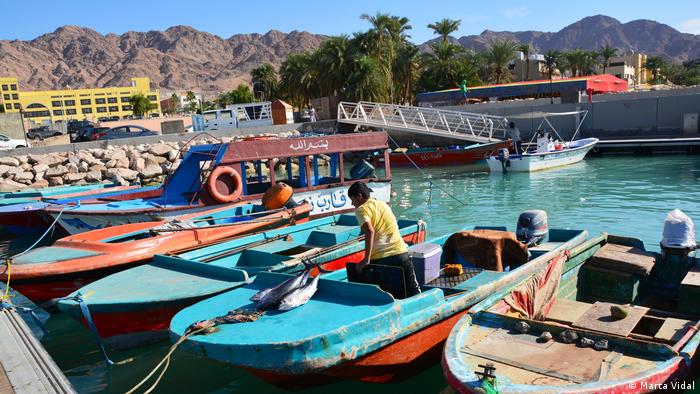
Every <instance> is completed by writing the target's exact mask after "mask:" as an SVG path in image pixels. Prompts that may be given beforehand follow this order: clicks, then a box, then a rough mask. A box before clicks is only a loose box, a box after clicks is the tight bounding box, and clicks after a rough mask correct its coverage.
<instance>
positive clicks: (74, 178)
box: [63, 172, 85, 183]
mask: <svg viewBox="0 0 700 394" xmlns="http://www.w3.org/2000/svg"><path fill="white" fill-rule="evenodd" d="M83 179H85V174H84V173H82V172H78V173H68V174H66V175H64V176H63V181H64V182H66V183H75V182H78V181H82V180H83Z"/></svg>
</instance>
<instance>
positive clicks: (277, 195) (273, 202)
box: [262, 182, 294, 210]
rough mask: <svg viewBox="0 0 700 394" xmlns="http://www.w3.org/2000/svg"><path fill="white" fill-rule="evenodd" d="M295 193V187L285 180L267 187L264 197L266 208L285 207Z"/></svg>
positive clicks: (263, 201)
mask: <svg viewBox="0 0 700 394" xmlns="http://www.w3.org/2000/svg"><path fill="white" fill-rule="evenodd" d="M293 194H294V189H293V188H292V187H291V186H289V185H287V184H286V183H284V182H280V183H277V184H275V185H273V186H272V187H271V188H269V189H267V191H266V192H265V194H263V197H262V203H263V206H264V207H265V209H268V210H269V209H279V208H282V207H284V206H285V205H286V204H287V203H288V202H289V200H290V199H291V198H292V195H293Z"/></svg>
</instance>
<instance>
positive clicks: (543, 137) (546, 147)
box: [537, 129, 554, 153]
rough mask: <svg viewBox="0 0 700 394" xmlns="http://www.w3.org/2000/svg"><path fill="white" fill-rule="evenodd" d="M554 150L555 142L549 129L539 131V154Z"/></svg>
mask: <svg viewBox="0 0 700 394" xmlns="http://www.w3.org/2000/svg"><path fill="white" fill-rule="evenodd" d="M552 150H554V142H552V139H551V138H550V136H549V132H547V129H544V130H537V153H545V152H550V151H552Z"/></svg>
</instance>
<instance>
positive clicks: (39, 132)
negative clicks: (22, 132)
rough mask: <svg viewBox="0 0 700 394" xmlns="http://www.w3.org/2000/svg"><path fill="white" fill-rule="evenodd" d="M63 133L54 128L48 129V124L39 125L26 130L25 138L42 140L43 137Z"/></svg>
mask: <svg viewBox="0 0 700 394" xmlns="http://www.w3.org/2000/svg"><path fill="white" fill-rule="evenodd" d="M62 134H63V133H62V132H61V131H59V130H56V129H49V126H39V127H35V128H33V129H29V131H27V138H29V139H32V140H36V139H40V140H43V139H44V138H49V137H57V136H59V135H62Z"/></svg>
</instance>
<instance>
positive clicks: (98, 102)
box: [95, 98, 106, 104]
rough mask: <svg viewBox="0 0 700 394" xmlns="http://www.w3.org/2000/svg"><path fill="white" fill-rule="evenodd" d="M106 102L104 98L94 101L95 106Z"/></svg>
mask: <svg viewBox="0 0 700 394" xmlns="http://www.w3.org/2000/svg"><path fill="white" fill-rule="evenodd" d="M105 102H106V101H105V99H104V98H96V99H95V104H104V103H105Z"/></svg>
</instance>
